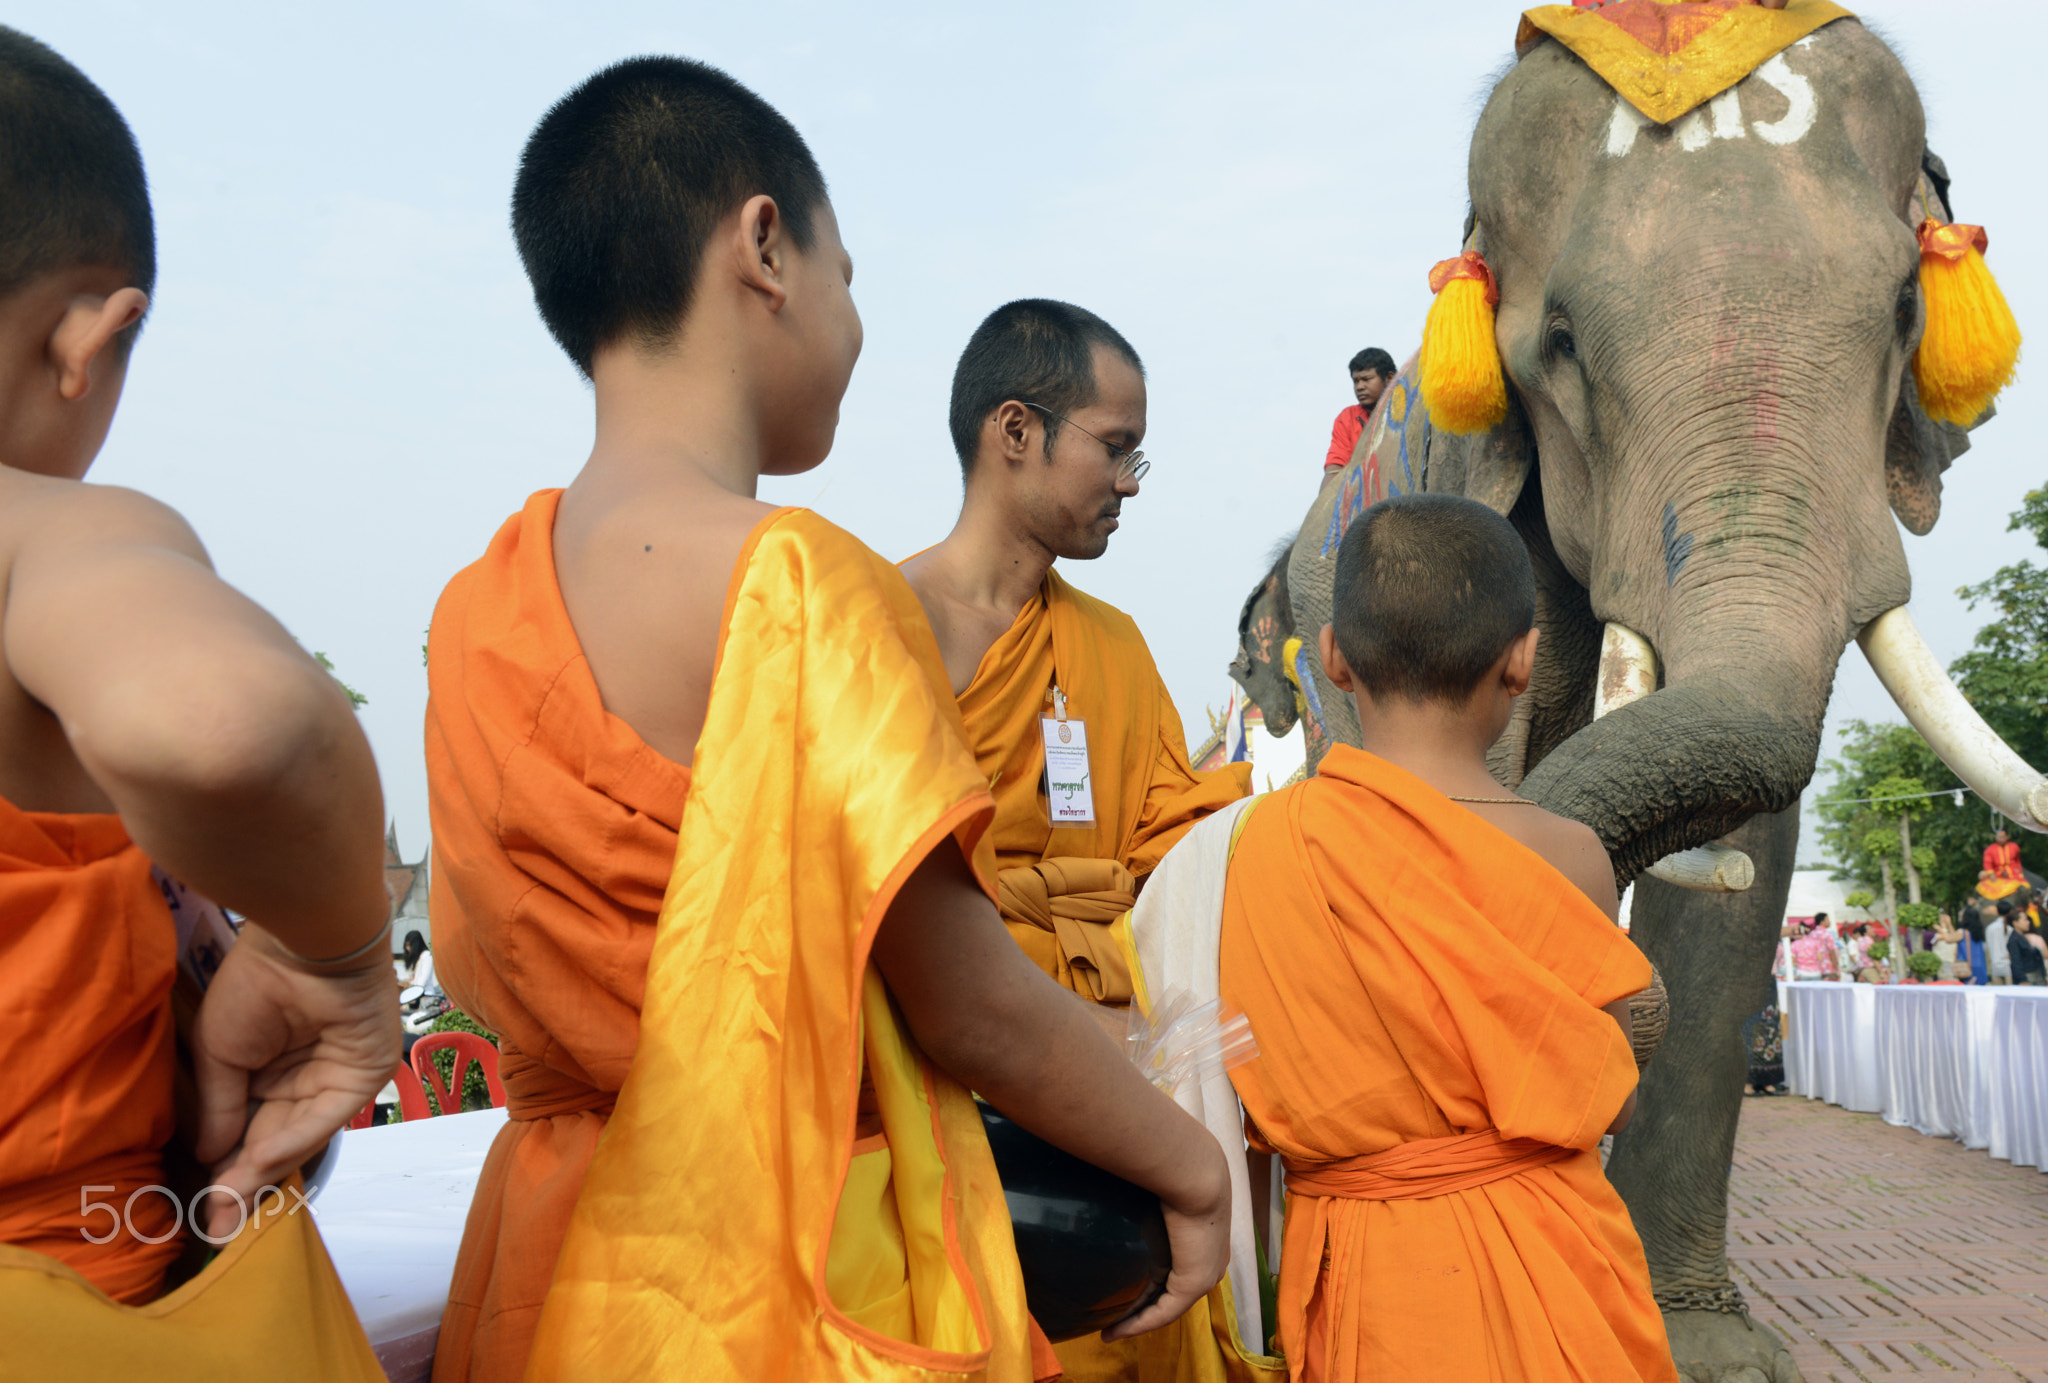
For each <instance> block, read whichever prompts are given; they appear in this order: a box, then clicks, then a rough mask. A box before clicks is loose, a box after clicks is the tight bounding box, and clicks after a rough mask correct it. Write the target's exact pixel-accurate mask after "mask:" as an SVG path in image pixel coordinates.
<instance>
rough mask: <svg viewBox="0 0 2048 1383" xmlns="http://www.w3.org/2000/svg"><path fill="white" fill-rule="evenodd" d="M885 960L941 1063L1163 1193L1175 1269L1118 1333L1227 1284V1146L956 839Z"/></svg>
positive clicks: (913, 888) (1085, 1153)
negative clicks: (1012, 909)
mask: <svg viewBox="0 0 2048 1383" xmlns="http://www.w3.org/2000/svg"><path fill="white" fill-rule="evenodd" d="M874 959H875V964H876V966H877V967H878V968H879V969H880V970H881V973H882V977H883V978H884V979H885V980H887V981H888V984H889V989H890V992H891V993H893V994H894V995H895V997H896V1002H897V1003H898V1005H899V1006H901V1008H902V1010H903V1016H904V1018H905V1020H906V1021H907V1022H908V1023H909V1025H910V1030H911V1032H912V1033H913V1034H914V1035H915V1036H916V1038H917V1041H918V1044H919V1045H920V1046H921V1047H923V1048H924V1050H925V1051H926V1052H927V1053H928V1054H929V1055H930V1056H931V1058H932V1060H933V1061H935V1062H937V1063H938V1064H939V1065H940V1066H941V1067H943V1068H944V1069H945V1070H946V1071H948V1072H949V1073H951V1074H952V1076H953V1077H954V1078H955V1079H956V1080H958V1081H960V1082H961V1083H962V1084H963V1085H966V1086H967V1087H968V1088H969V1089H971V1090H974V1091H976V1092H978V1093H979V1094H981V1095H983V1096H984V1097H986V1098H987V1099H988V1101H989V1102H990V1103H991V1104H993V1105H994V1106H996V1107H997V1108H998V1109H1000V1110H1002V1111H1003V1113H1004V1114H1006V1115H1007V1116H1009V1117H1010V1118H1012V1119H1014V1120H1016V1121H1017V1123H1018V1124H1020V1125H1021V1126H1023V1127H1024V1128H1027V1129H1029V1130H1031V1131H1032V1132H1033V1133H1035V1134H1037V1135H1038V1136H1039V1137H1041V1138H1043V1139H1045V1140H1046V1141H1047V1142H1049V1143H1052V1144H1054V1145H1055V1146H1057V1147H1061V1148H1064V1149H1066V1150H1067V1151H1068V1152H1070V1153H1072V1154H1074V1155H1075V1156H1076V1157H1079V1158H1082V1159H1083V1160H1085V1161H1088V1162H1092V1163H1094V1164H1095V1165H1096V1166H1098V1167H1102V1168H1104V1169H1105V1170H1108V1171H1110V1172H1113V1173H1115V1174H1116V1175H1118V1176H1120V1177H1123V1178H1124V1179H1125V1180H1127V1181H1131V1182H1134V1183H1136V1184H1137V1185H1139V1186H1143V1187H1145V1188H1146V1189H1147V1190H1149V1191H1152V1192H1154V1193H1155V1194H1156V1195H1158V1197H1159V1199H1160V1201H1161V1203H1162V1205H1163V1206H1164V1208H1165V1210H1166V1217H1167V1228H1168V1232H1169V1234H1170V1235H1171V1237H1172V1243H1173V1275H1172V1277H1171V1278H1170V1279H1169V1281H1168V1283H1167V1288H1166V1294H1165V1295H1164V1296H1163V1297H1161V1298H1160V1300H1159V1301H1158V1302H1157V1303H1156V1304H1154V1305H1153V1306H1152V1307H1150V1308H1149V1309H1147V1310H1145V1311H1143V1312H1141V1313H1139V1314H1138V1315H1137V1316H1134V1317H1132V1318H1131V1319H1130V1320H1128V1321H1125V1322H1123V1323H1122V1324H1120V1325H1118V1326H1117V1327H1115V1329H1114V1330H1112V1331H1110V1332H1108V1333H1109V1334H1111V1335H1113V1336H1114V1337H1116V1338H1122V1337H1124V1336H1126V1335H1133V1334H1138V1333H1140V1332H1142V1331H1145V1330H1152V1329H1156V1328H1157V1327H1159V1326H1161V1325H1164V1324H1166V1323H1167V1322H1169V1321H1171V1320H1173V1319H1175V1318H1176V1317H1178V1316H1179V1315H1180V1314H1181V1313H1182V1312H1184V1311H1186V1310H1187V1309H1188V1307H1189V1306H1191V1305H1193V1304H1194V1302H1195V1301H1196V1300H1198V1299H1199V1298H1200V1297H1202V1296H1203V1295H1204V1294H1206V1293H1207V1292H1208V1291H1209V1289H1210V1288H1211V1287H1213V1286H1215V1285H1216V1283H1217V1281H1218V1280H1219V1279H1220V1278H1221V1277H1222V1275H1223V1272H1224V1270H1225V1269H1226V1268H1227V1267H1228V1265H1229V1256H1230V1244H1229V1233H1230V1180H1229V1173H1228V1171H1227V1170H1226V1167H1225V1164H1224V1160H1223V1150H1222V1149H1221V1148H1220V1147H1218V1146H1217V1144H1216V1140H1215V1138H1214V1137H1212V1136H1211V1135H1210V1133H1209V1132H1208V1130H1207V1129H1205V1128H1203V1127H1202V1126H1201V1125H1200V1124H1199V1123H1197V1122H1196V1121H1195V1120H1194V1119H1192V1118H1191V1117H1189V1116H1188V1115H1187V1114H1186V1113H1184V1112H1182V1110H1181V1108H1180V1107H1179V1106H1178V1105H1176V1104H1175V1103H1174V1102H1173V1101H1172V1100H1170V1099H1168V1098H1167V1097H1166V1096H1165V1095H1163V1094H1161V1093H1160V1092H1159V1091H1157V1090H1155V1089H1154V1088H1153V1087H1152V1086H1151V1085H1150V1084H1149V1083H1147V1082H1146V1080H1145V1079H1144V1078H1143V1077H1142V1076H1140V1075H1139V1074H1138V1071H1137V1068H1136V1067H1135V1066H1133V1065H1132V1064H1131V1063H1130V1062H1129V1061H1128V1060H1127V1059H1125V1058H1124V1057H1123V1056H1122V1055H1121V1054H1120V1053H1119V1052H1118V1050H1117V1048H1116V1046H1115V1044H1114V1043H1112V1042H1111V1041H1110V1040H1109V1038H1108V1036H1107V1034H1106V1033H1105V1032H1104V1030H1103V1029H1102V1028H1100V1027H1098V1026H1097V1024H1096V1022H1095V1021H1093V1020H1092V1019H1091V1017H1090V1015H1089V1014H1088V1012H1087V1011H1086V1009H1085V1007H1084V1006H1083V1005H1081V1004H1079V1003H1076V1002H1075V1000H1074V997H1073V996H1072V995H1070V994H1068V993H1067V992H1066V991H1065V990H1063V989H1061V988H1060V987H1059V986H1058V985H1056V984H1054V983H1053V982H1052V981H1051V980H1049V979H1047V978H1046V977H1045V976H1044V975H1043V974H1042V973H1040V971H1039V970H1038V967H1036V966H1035V965H1033V964H1032V963H1031V962H1030V961H1029V960H1028V959H1026V958H1025V956H1024V953H1023V952H1022V951H1020V950H1019V949H1018V948H1017V945H1016V943H1015V942H1013V941H1012V940H1010V937H1009V934H1008V933H1007V932H1005V931H1004V930H1003V926H1002V923H1001V921H1000V920H999V918H998V917H997V914H996V910H995V907H994V905H993V904H991V903H990V902H989V901H988V897H987V895H985V894H984V893H983V892H982V891H981V889H980V888H979V886H978V885H977V884H976V883H975V881H974V876H973V875H972V873H971V872H970V871H969V870H968V868H967V865H966V862H965V861H964V860H963V859H962V858H961V855H960V851H959V847H958V846H957V845H956V844H955V843H954V842H953V841H952V840H951V839H950V838H949V839H947V840H945V841H942V842H941V843H940V844H939V846H938V847H937V848H936V849H934V850H933V851H932V853H931V855H930V856H929V857H928V858H927V859H926V860H925V862H924V863H923V864H922V865H921V866H919V868H918V869H917V871H916V872H915V873H913V874H912V875H911V877H910V879H909V880H908V881H907V882H906V883H905V884H904V886H903V889H902V890H901V892H899V893H898V894H897V896H896V900H895V902H894V904H893V905H892V906H891V908H890V909H889V914H888V916H887V918H885V919H884V921H883V923H882V927H881V930H880V932H879V933H878V934H877V936H876V938H875V949H874Z"/></svg>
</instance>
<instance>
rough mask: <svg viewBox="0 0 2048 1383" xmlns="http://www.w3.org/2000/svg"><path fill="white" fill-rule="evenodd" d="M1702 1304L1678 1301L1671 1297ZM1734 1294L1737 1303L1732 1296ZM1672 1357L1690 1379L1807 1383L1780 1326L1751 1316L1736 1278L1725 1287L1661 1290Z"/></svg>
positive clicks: (1701, 1381)
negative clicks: (1675, 1303)
mask: <svg viewBox="0 0 2048 1383" xmlns="http://www.w3.org/2000/svg"><path fill="white" fill-rule="evenodd" d="M1667 1296H1668V1297H1670V1298H1672V1299H1675V1300H1688V1301H1689V1300H1692V1299H1694V1298H1697V1299H1698V1300H1699V1301H1700V1302H1701V1303H1702V1304H1701V1305H1697V1306H1694V1305H1687V1306H1679V1307H1674V1306H1672V1305H1670V1304H1669V1303H1668V1302H1667V1301H1666V1298H1667ZM1730 1298H1732V1299H1733V1302H1734V1304H1733V1305H1732V1306H1731V1305H1728V1304H1726V1302H1727V1301H1728V1300H1729V1299H1730ZM1657 1304H1658V1305H1659V1306H1661V1307H1663V1309H1664V1330H1665V1333H1666V1334H1667V1335H1668V1336H1669V1337H1670V1340H1671V1359H1672V1362H1673V1363H1674V1364H1676V1365H1677V1366H1678V1376H1679V1377H1680V1378H1681V1379H1683V1380H1684V1381H1685V1383H1801V1380H1800V1374H1799V1366H1798V1365H1797V1364H1795V1363H1793V1362H1792V1355H1791V1353H1790V1351H1788V1350H1787V1349H1786V1348H1785V1342H1784V1341H1783V1340H1782V1339H1780V1338H1779V1337H1778V1334H1777V1332H1776V1331H1774V1330H1772V1329H1771V1328H1770V1327H1769V1326H1767V1325H1763V1324H1760V1323H1759V1322H1757V1321H1754V1320H1752V1319H1750V1316H1749V1313H1748V1312H1747V1311H1746V1310H1744V1309H1743V1306H1742V1294H1741V1293H1740V1292H1739V1291H1737V1290H1736V1288H1735V1286H1734V1285H1733V1284H1732V1283H1730V1284H1727V1286H1726V1288H1725V1295H1724V1293H1723V1292H1722V1291H1719V1290H1711V1291H1710V1290H1707V1289H1704V1288H1701V1289H1695V1290H1693V1291H1691V1292H1673V1293H1663V1292H1660V1293H1658V1294H1657Z"/></svg>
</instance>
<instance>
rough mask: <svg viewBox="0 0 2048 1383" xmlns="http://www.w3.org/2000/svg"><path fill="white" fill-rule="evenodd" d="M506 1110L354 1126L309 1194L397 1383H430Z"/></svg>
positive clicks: (373, 1342) (343, 1275) (344, 1279)
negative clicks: (462, 1250)
mask: <svg viewBox="0 0 2048 1383" xmlns="http://www.w3.org/2000/svg"><path fill="white" fill-rule="evenodd" d="M504 1122H505V1111H504V1110H502V1109H480V1110H476V1111H474V1112H472V1113H469V1114H446V1115H442V1116H440V1117H438V1118H433V1119H419V1120H414V1121H413V1122H411V1123H404V1124H385V1125H382V1126H380V1127H377V1128H364V1129H350V1130H349V1131H348V1132H346V1133H344V1134H343V1135H342V1139H341V1153H340V1158H339V1161H338V1162H337V1163H336V1164H335V1167H334V1171H333V1173H332V1175H331V1176H330V1177H329V1179H328V1181H327V1184H326V1186H325V1187H323V1188H322V1189H321V1191H320V1194H319V1196H318V1197H317V1198H316V1199H315V1200H314V1201H313V1212H314V1214H315V1215H316V1216H317V1217H318V1219H319V1223H320V1237H321V1238H322V1239H323V1240H325V1241H326V1243H327V1252H328V1255H329V1256H330V1257H332V1258H333V1259H334V1266H335V1268H336V1269H337V1270H338V1271H339V1272H340V1274H341V1285H342V1286H343V1287H345V1288H346V1289H347V1290H348V1299H349V1302H350V1304H351V1305H353V1306H354V1307H355V1309H356V1315H357V1317H358V1318H360V1319H361V1321H362V1323H363V1330H364V1332H365V1333H366V1334H368V1335H369V1337H370V1344H371V1345H372V1346H373V1347H374V1348H375V1349H376V1351H377V1358H378V1361H379V1362H381V1363H382V1364H383V1365H384V1371H385V1373H386V1374H387V1375H389V1376H390V1378H391V1380H392V1383H426V1380H427V1378H428V1377H429V1375H430V1374H431V1373H432V1372H433V1367H434V1343H435V1340H436V1339H437V1338H438V1336H439V1335H440V1331H441V1312H442V1311H443V1309H445V1308H446V1306H447V1305H448V1283H449V1280H450V1279H451V1278H452V1277H453V1276H454V1273H455V1251H456V1249H457V1248H458V1247H460V1246H461V1243H462V1226H463V1224H464V1222H465V1221H466V1220H467V1219H468V1218H469V1202H470V1197H471V1196H472V1195H473V1194H474V1193H475V1191H476V1181H477V1176H478V1174H479V1173H480V1172H482V1170H483V1165H484V1155H485V1154H486V1153H487V1152H489V1151H490V1147H491V1140H492V1139H493V1138H495V1137H497V1134H498V1129H499V1128H500V1127H502V1126H503V1124H504Z"/></svg>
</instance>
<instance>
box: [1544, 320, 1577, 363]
mask: <svg viewBox="0 0 2048 1383" xmlns="http://www.w3.org/2000/svg"><path fill="white" fill-rule="evenodd" d="M1550 349H1551V351H1552V352H1553V353H1555V354H1557V355H1561V356H1563V357H1564V358H1565V359H1566V360H1576V359H1578V357H1579V343H1578V340H1577V338H1575V337H1574V336H1573V335H1572V329H1571V328H1570V327H1568V326H1565V325H1563V324H1562V323H1560V324H1559V325H1557V326H1554V327H1552V328H1551V329H1550Z"/></svg>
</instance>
